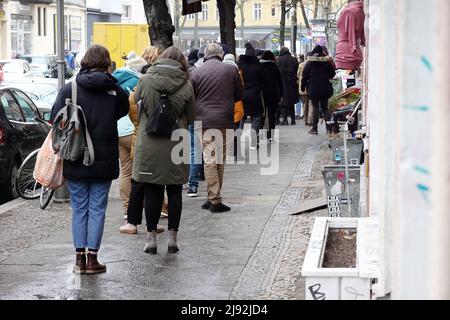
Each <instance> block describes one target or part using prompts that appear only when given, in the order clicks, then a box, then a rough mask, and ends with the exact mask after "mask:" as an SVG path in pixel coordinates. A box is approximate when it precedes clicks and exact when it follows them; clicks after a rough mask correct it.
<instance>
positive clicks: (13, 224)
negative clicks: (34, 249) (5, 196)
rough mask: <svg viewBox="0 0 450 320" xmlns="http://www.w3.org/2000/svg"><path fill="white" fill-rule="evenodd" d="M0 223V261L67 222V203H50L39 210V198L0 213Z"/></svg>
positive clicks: (47, 235) (41, 238) (69, 218)
mask: <svg viewBox="0 0 450 320" xmlns="http://www.w3.org/2000/svg"><path fill="white" fill-rule="evenodd" d="M0 218H1V220H0V221H1V223H0V263H1V262H2V261H4V260H6V259H8V258H9V257H10V256H11V255H13V254H15V253H17V252H20V251H21V250H23V249H26V248H28V247H31V246H32V245H33V244H36V243H37V242H39V241H41V240H43V239H45V238H47V237H49V236H50V235H52V234H53V233H55V232H57V231H59V230H62V229H64V228H65V227H67V225H69V224H70V221H71V214H70V211H69V210H68V205H67V204H56V203H54V204H50V205H49V206H48V208H47V210H41V209H39V200H30V201H27V202H26V203H25V205H22V206H20V207H17V208H14V209H12V210H9V211H8V212H5V213H3V214H2V215H1V216H0Z"/></svg>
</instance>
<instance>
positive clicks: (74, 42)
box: [69, 16, 81, 51]
mask: <svg viewBox="0 0 450 320" xmlns="http://www.w3.org/2000/svg"><path fill="white" fill-rule="evenodd" d="M80 45H81V17H77V16H70V48H69V49H70V50H72V51H79V50H80Z"/></svg>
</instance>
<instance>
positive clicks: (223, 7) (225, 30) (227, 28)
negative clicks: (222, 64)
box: [217, 0, 236, 54]
mask: <svg viewBox="0 0 450 320" xmlns="http://www.w3.org/2000/svg"><path fill="white" fill-rule="evenodd" d="M217 8H218V9H219V16H220V39H221V41H222V43H224V44H226V45H227V46H228V47H229V48H230V50H231V52H232V53H233V54H236V38H235V34H234V29H236V22H235V18H236V13H235V8H236V0H217Z"/></svg>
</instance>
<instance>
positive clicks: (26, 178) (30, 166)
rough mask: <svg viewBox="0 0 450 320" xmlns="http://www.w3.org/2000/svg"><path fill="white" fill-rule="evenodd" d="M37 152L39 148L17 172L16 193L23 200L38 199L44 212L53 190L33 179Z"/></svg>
mask: <svg viewBox="0 0 450 320" xmlns="http://www.w3.org/2000/svg"><path fill="white" fill-rule="evenodd" d="M37 120H38V121H41V122H44V123H46V124H47V125H49V126H50V127H51V125H50V124H48V123H47V122H45V121H44V120H42V119H37ZM39 150H40V148H39V149H37V150H34V151H33V152H32V153H30V154H29V155H28V157H26V158H25V160H24V161H23V163H22V165H21V166H20V168H19V170H18V171H17V177H16V191H17V193H18V194H19V196H20V197H21V198H23V199H25V200H34V199H37V198H39V204H40V208H41V209H42V210H44V209H45V208H47V206H48V205H49V203H50V201H51V199H52V197H53V194H54V193H55V190H51V189H49V188H46V187H43V186H42V185H41V184H39V183H38V182H37V181H36V180H35V179H34V176H33V173H34V167H35V165H36V159H37V155H38V153H39Z"/></svg>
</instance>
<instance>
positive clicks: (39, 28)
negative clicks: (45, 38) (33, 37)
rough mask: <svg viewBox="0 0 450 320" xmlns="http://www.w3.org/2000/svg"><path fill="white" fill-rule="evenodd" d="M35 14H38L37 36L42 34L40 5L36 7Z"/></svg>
mask: <svg viewBox="0 0 450 320" xmlns="http://www.w3.org/2000/svg"><path fill="white" fill-rule="evenodd" d="M37 16H38V36H41V35H42V32H41V20H42V18H41V8H40V7H39V8H37Z"/></svg>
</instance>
